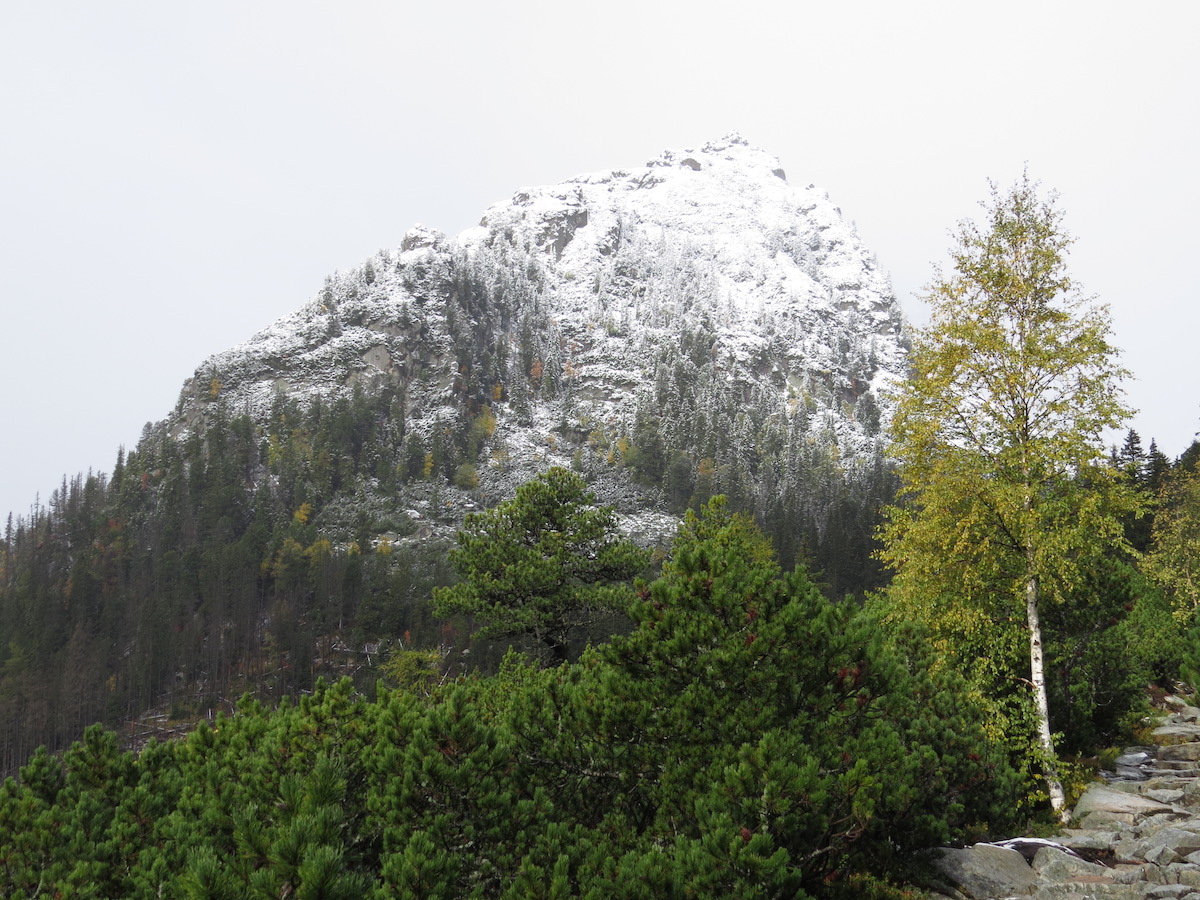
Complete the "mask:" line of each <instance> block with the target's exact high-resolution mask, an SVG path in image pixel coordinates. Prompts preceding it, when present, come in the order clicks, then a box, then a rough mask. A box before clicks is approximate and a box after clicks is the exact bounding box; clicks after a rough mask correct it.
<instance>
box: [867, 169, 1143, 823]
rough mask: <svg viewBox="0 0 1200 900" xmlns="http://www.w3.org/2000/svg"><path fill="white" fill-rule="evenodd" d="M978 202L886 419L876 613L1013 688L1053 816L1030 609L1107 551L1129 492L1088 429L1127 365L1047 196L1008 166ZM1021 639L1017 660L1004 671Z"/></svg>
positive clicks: (1058, 796) (1113, 421)
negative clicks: (881, 600) (975, 218)
mask: <svg viewBox="0 0 1200 900" xmlns="http://www.w3.org/2000/svg"><path fill="white" fill-rule="evenodd" d="M983 206H984V209H985V210H986V217H985V224H984V225H982V226H981V225H978V224H976V223H974V222H970V221H964V222H962V223H960V225H959V227H958V229H957V233H956V240H955V245H954V247H953V248H952V250H951V253H950V256H951V261H952V270H951V271H950V272H949V273H945V272H943V271H941V270H939V271H938V272H937V273H936V274H935V278H934V280H933V282H932V284H931V285H930V286H929V287H928V289H927V295H926V300H927V301H928V303H929V306H930V309H931V319H930V323H929V325H928V326H927V327H925V328H920V329H915V330H914V335H913V351H912V357H911V363H912V369H911V374H910V376H909V377H908V379H907V380H906V381H905V382H904V383H903V384H902V386H901V388H900V392H899V405H898V409H897V412H896V415H895V418H894V422H893V430H894V435H893V437H894V441H895V443H894V447H893V452H894V453H895V455H896V456H897V457H898V459H899V461H900V463H901V478H902V490H901V502H900V504H899V505H898V506H897V507H895V508H893V509H891V510H890V513H889V518H888V522H887V524H886V525H885V526H884V528H883V530H882V535H881V536H882V538H883V544H884V549H883V550H882V552H881V557H882V558H883V560H884V561H885V562H886V563H887V564H888V565H889V566H890V567H891V568H892V569H893V571H894V572H895V579H894V581H893V584H892V587H891V589H890V591H889V597H888V600H889V602H890V603H891V604H892V608H893V614H894V615H897V616H904V617H909V618H919V619H923V620H925V621H926V622H928V623H929V624H930V625H931V626H932V627H933V629H934V633H935V634H940V635H941V636H942V640H943V642H944V647H945V648H946V650H947V652H948V653H950V654H951V655H952V656H953V655H954V654H956V653H957V654H959V661H960V662H963V661H964V660H963V656H964V655H966V654H974V655H975V656H976V657H979V656H983V657H987V656H990V655H992V654H994V655H995V656H996V657H997V659H996V660H994V661H993V666H994V668H993V670H992V674H993V676H994V677H997V678H1001V679H1008V680H1009V681H1010V683H1012V682H1013V681H1014V680H1015V681H1019V682H1020V683H1021V684H1024V685H1025V687H1026V688H1027V689H1028V694H1029V695H1031V699H1032V705H1033V716H1032V718H1033V721H1034V722H1035V731H1036V738H1035V740H1036V746H1037V747H1038V748H1039V751H1040V756H1041V768H1042V773H1043V775H1044V777H1045V781H1046V788H1047V791H1048V794H1049V798H1050V802H1051V805H1052V806H1053V808H1054V809H1055V811H1056V812H1058V813H1059V814H1060V815H1061V814H1062V813H1063V810H1064V807H1065V799H1064V795H1063V789H1062V784H1061V780H1060V778H1059V775H1058V766H1057V762H1056V756H1055V751H1054V744H1053V739H1052V731H1051V722H1050V713H1049V707H1048V702H1047V693H1046V674H1045V667H1044V663H1043V658H1044V657H1043V643H1044V642H1043V634H1042V625H1041V610H1042V609H1043V608H1044V606H1045V605H1046V604H1052V603H1057V602H1063V601H1065V600H1066V598H1067V597H1068V596H1069V595H1070V594H1071V592H1072V591H1076V593H1078V591H1077V589H1078V587H1079V585H1080V584H1081V582H1082V579H1081V575H1082V574H1083V573H1084V572H1085V571H1086V567H1087V565H1088V560H1089V559H1092V560H1094V559H1095V558H1096V555H1097V554H1099V553H1103V552H1106V551H1108V550H1111V549H1113V548H1123V547H1124V546H1125V538H1124V534H1123V530H1122V527H1121V522H1120V518H1119V517H1120V516H1121V515H1122V514H1125V513H1127V512H1129V511H1130V510H1131V509H1133V508H1135V507H1136V504H1137V500H1136V498H1135V496H1134V495H1133V493H1132V492H1131V491H1130V490H1129V489H1128V487H1127V485H1126V484H1125V483H1124V481H1123V480H1122V478H1121V477H1120V475H1119V474H1118V473H1117V472H1116V471H1115V470H1114V469H1113V468H1112V467H1111V466H1109V465H1107V464H1106V459H1105V450H1104V443H1103V437H1104V434H1105V432H1106V431H1107V430H1109V429H1111V428H1114V427H1116V426H1118V425H1119V424H1120V423H1121V422H1122V421H1123V420H1124V419H1125V418H1126V417H1127V416H1128V415H1129V414H1130V410H1128V409H1127V408H1126V407H1125V405H1124V403H1123V402H1122V391H1121V389H1120V382H1121V380H1122V379H1123V378H1124V377H1125V376H1126V375H1127V372H1126V371H1125V370H1124V369H1123V368H1122V367H1121V366H1120V365H1119V364H1118V360H1117V357H1118V351H1117V349H1116V348H1115V347H1114V346H1113V345H1112V344H1111V343H1110V340H1109V336H1110V321H1109V314H1108V311H1107V308H1106V307H1104V306H1103V305H1099V304H1096V303H1095V302H1094V301H1093V300H1092V299H1091V298H1089V297H1086V296H1084V295H1083V294H1082V293H1081V292H1080V289H1079V287H1078V285H1077V284H1076V282H1075V280H1074V279H1073V278H1072V277H1071V276H1070V275H1069V274H1068V272H1067V266H1066V256H1067V252H1068V248H1069V247H1070V245H1071V243H1072V239H1071V237H1070V236H1069V235H1068V233H1067V232H1066V231H1065V230H1064V228H1063V224H1062V212H1061V211H1060V210H1059V209H1058V207H1057V205H1056V198H1055V196H1054V195H1053V194H1050V195H1049V197H1048V198H1047V199H1043V198H1041V197H1039V195H1038V185H1037V184H1036V182H1031V181H1030V179H1029V177H1028V175H1027V174H1026V175H1025V176H1024V177H1023V178H1022V179H1020V180H1019V181H1018V182H1017V183H1016V184H1015V185H1014V186H1013V187H1012V188H1011V189H1010V190H1009V191H1007V192H1001V191H1000V190H999V189H998V188H997V187H996V186H995V185H992V188H991V197H990V200H989V201H987V202H985V203H984V204H983ZM1021 631H1024V634H1023V635H1022V634H1021V633H1020V632H1021ZM1021 643H1026V647H1027V653H1028V669H1027V673H1022V672H1019V671H1004V670H1005V667H1006V664H1005V662H1004V659H1003V658H1004V655H1005V653H1006V651H1007V652H1010V653H1012V654H1013V655H1012V656H1010V657H1009V658H1010V659H1012V658H1015V657H1017V656H1019V655H1020V651H1019V650H1018V649H1016V648H1019V646H1020V644H1021ZM1026 674H1027V678H1026Z"/></svg>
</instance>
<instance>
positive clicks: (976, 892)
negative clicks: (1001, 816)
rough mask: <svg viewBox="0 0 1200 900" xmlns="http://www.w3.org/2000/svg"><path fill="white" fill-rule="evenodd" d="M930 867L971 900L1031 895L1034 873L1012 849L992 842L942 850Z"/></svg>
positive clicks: (1033, 889) (1036, 881)
mask: <svg viewBox="0 0 1200 900" xmlns="http://www.w3.org/2000/svg"><path fill="white" fill-rule="evenodd" d="M939 853H940V855H939V856H936V857H935V858H934V859H933V866H934V868H935V869H936V870H937V871H938V872H939V873H940V874H941V875H942V876H943V877H944V878H945V879H946V880H947V881H948V882H949V883H950V885H951V886H953V887H954V888H956V889H957V890H958V891H959V892H960V893H962V894H963V895H965V896H966V897H970V898H972V900H985V898H1001V897H1032V896H1033V894H1034V891H1035V890H1036V889H1037V884H1038V880H1037V876H1036V875H1035V874H1034V871H1033V869H1032V868H1030V866H1029V863H1027V862H1025V857H1023V856H1022V855H1021V854H1020V853H1018V852H1017V851H1016V850H1009V849H1007V848H1005V847H997V846H995V845H993V844H976V845H975V846H973V847H966V848H963V849H952V848H948V849H943V850H941V851H939Z"/></svg>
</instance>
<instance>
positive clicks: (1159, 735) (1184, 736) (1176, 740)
mask: <svg viewBox="0 0 1200 900" xmlns="http://www.w3.org/2000/svg"><path fill="white" fill-rule="evenodd" d="M1151 734H1152V735H1153V737H1154V740H1155V742H1156V743H1158V744H1160V745H1162V746H1163V747H1170V746H1173V745H1175V744H1186V743H1189V742H1190V741H1196V740H1200V730H1198V729H1197V728H1196V726H1195V725H1160V726H1159V727H1158V728H1155V729H1154V731H1153V732H1151Z"/></svg>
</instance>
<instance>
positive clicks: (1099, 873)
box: [1033, 847, 1113, 884]
mask: <svg viewBox="0 0 1200 900" xmlns="http://www.w3.org/2000/svg"><path fill="white" fill-rule="evenodd" d="M1033 870H1034V871H1035V872H1036V873H1037V874H1038V877H1039V878H1040V879H1041V880H1042V881H1049V882H1055V883H1063V882H1068V881H1076V880H1078V879H1080V878H1081V877H1090V878H1094V879H1100V880H1098V881H1094V882H1092V883H1095V884H1105V883H1110V882H1112V880H1113V879H1112V873H1111V871H1110V870H1109V869H1108V868H1106V867H1105V866H1101V865H1098V864H1096V863H1091V862H1087V861H1086V860H1083V859H1080V858H1079V857H1078V856H1074V855H1072V854H1070V853H1064V852H1063V851H1062V850H1059V849H1057V848H1055V847H1042V848H1041V849H1040V850H1038V852H1037V855H1036V856H1035V857H1034V858H1033Z"/></svg>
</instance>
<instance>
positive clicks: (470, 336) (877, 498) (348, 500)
mask: <svg viewBox="0 0 1200 900" xmlns="http://www.w3.org/2000/svg"><path fill="white" fill-rule="evenodd" d="M904 365H905V339H904V325H903V318H902V316H901V313H900V310H899V308H898V306H897V304H896V302H895V300H894V298H893V296H892V294H891V291H890V288H889V286H888V281H887V278H886V276H885V275H884V274H883V273H882V271H881V270H880V269H879V267H878V265H877V264H876V262H875V261H874V258H873V257H872V255H871V254H870V252H869V251H868V250H867V249H866V248H865V247H864V246H863V245H862V243H861V241H859V239H858V238H857V237H856V235H855V233H854V229H853V227H852V226H851V225H849V224H847V223H846V222H845V221H844V220H843V218H842V215H841V213H840V211H839V210H838V209H837V208H836V207H835V206H834V205H833V203H832V202H831V201H830V200H829V199H828V198H827V197H826V196H825V195H824V194H823V193H822V192H821V191H819V190H818V189H816V188H814V187H811V186H810V187H807V188H804V189H797V188H795V187H793V186H792V185H790V184H789V183H788V182H787V181H786V180H785V177H784V173H783V171H782V170H781V169H780V167H779V163H778V161H776V160H775V159H774V158H773V157H771V156H769V155H768V154H767V153H765V152H764V151H762V150H759V149H756V148H754V147H752V146H750V145H749V144H748V143H746V142H745V141H744V140H743V139H741V138H739V137H737V136H731V137H728V138H726V139H723V140H721V141H717V142H714V143H710V144H707V145H705V146H704V147H701V148H699V149H696V150H691V151H686V152H667V153H664V154H662V155H661V156H660V157H658V158H657V159H655V160H652V161H651V162H650V163H648V164H647V165H646V166H643V167H639V168H634V169H624V170H615V171H611V172H603V173H597V174H592V175H584V176H580V177H577V178H574V179H571V180H569V181H567V182H564V183H562V184H559V185H554V186H549V187H539V188H528V189H525V190H522V191H519V192H517V193H516V194H515V195H514V196H513V198H512V199H511V200H510V201H507V202H503V203H499V204H496V205H494V206H492V207H491V208H490V209H488V210H487V212H486V213H485V214H484V216H483V218H482V220H481V223H480V225H479V226H477V227H475V228H472V229H469V230H468V231H466V232H464V233H463V234H461V235H459V236H458V237H456V238H451V237H447V236H445V235H442V234H439V233H437V232H433V231H431V230H428V229H424V228H421V227H417V228H414V229H412V230H410V231H409V232H408V234H407V235H406V236H405V238H404V240H403V242H402V244H401V246H400V247H399V248H396V249H395V250H390V251H381V252H379V253H377V254H376V255H374V256H372V257H370V258H369V259H368V260H367V261H366V262H364V264H363V265H362V266H361V267H359V268H357V269H355V270H353V271H350V272H344V273H337V274H335V275H333V276H331V277H330V278H329V279H328V280H327V282H326V284H325V285H324V286H323V287H322V288H321V289H320V290H319V291H318V293H317V295H316V297H315V298H314V299H313V300H312V301H310V302H309V303H307V304H306V305H304V306H303V307H301V308H300V309H298V310H297V311H296V312H295V313H293V314H291V315H290V316H286V317H284V318H283V319H281V320H280V321H279V322H277V323H275V324H274V325H273V326H271V327H270V328H268V329H266V330H265V331H263V332H261V333H259V334H257V335H255V336H253V337H252V338H250V339H249V340H248V341H246V342H245V343H243V344H241V345H239V346H237V347H234V348H232V349H230V350H227V351H225V352H222V353H218V354H216V355H214V356H213V357H211V358H209V359H208V360H206V361H205V362H204V363H202V364H201V365H200V366H199V367H198V368H197V370H196V374H195V376H194V377H193V378H191V379H190V380H189V381H188V382H187V383H186V384H185V385H184V387H183V390H182V392H181V395H180V399H179V402H178V404H177V406H176V408H175V409H174V410H173V411H172V412H171V413H170V414H169V415H168V416H167V417H166V418H165V419H164V420H163V421H161V422H160V423H159V424H157V425H155V426H152V427H150V428H148V430H147V431H146V432H145V434H144V435H143V438H142V440H141V441H140V442H139V444H138V446H137V447H136V448H135V449H133V450H131V451H129V452H128V453H125V452H124V451H122V452H121V454H119V456H118V459H117V462H116V465H115V466H114V468H113V471H112V473H111V476H103V475H91V476H89V477H87V478H83V477H79V478H76V479H72V480H70V481H68V480H66V479H64V482H63V485H62V487H61V488H60V490H59V491H57V492H55V494H54V496H53V497H52V498H51V501H50V503H49V504H48V506H47V507H46V508H45V509H39V510H36V511H35V513H34V514H33V515H32V516H31V517H30V518H28V519H22V520H18V521H16V522H13V523H12V524H11V525H10V527H9V529H8V530H7V531H6V534H5V535H4V543H3V550H4V555H3V561H4V566H3V572H2V574H3V579H2V582H0V584H2V587H0V620H2V621H4V622H6V623H8V625H7V628H6V634H5V640H4V641H3V642H2V646H0V673H2V674H0V730H2V731H3V732H4V738H3V740H4V746H3V760H0V762H2V763H3V765H2V766H0V768H3V769H4V770H5V771H9V770H11V769H12V767H13V766H14V765H15V764H17V763H18V762H20V761H21V760H22V759H24V758H25V756H26V755H27V754H28V753H29V751H31V750H32V749H33V747H34V746H36V745H37V744H39V743H48V744H50V745H51V746H52V747H57V746H63V745H65V743H66V742H68V741H69V740H71V739H72V738H74V737H76V736H77V735H78V734H79V733H80V731H81V730H82V728H83V727H84V726H85V725H86V724H88V723H89V722H91V721H94V720H101V721H105V722H108V723H112V724H115V723H118V722H122V721H131V720H135V719H138V718H139V717H143V716H144V714H146V713H147V712H148V711H149V712H150V713H151V714H152V715H153V716H154V718H152V719H150V720H148V721H150V722H152V723H161V722H167V723H169V722H170V721H171V720H172V719H173V718H181V719H183V720H187V719H189V718H191V717H194V716H196V715H203V714H205V713H206V712H207V711H209V710H212V709H214V708H222V707H225V708H227V707H228V705H229V704H230V703H231V702H232V700H233V699H234V698H236V697H237V696H239V695H240V694H241V693H243V692H245V691H247V690H249V691H252V692H254V693H257V694H258V695H260V696H262V697H264V698H266V699H272V698H277V697H279V696H281V695H283V694H286V693H295V692H297V691H303V690H307V689H308V688H309V687H310V686H311V684H312V683H313V681H314V679H315V678H317V677H318V676H320V675H322V674H325V675H331V676H333V675H340V674H351V675H354V676H355V677H356V678H358V679H359V681H360V685H361V686H364V687H365V686H368V685H369V684H370V683H371V681H372V680H373V677H374V676H373V674H372V673H373V671H374V669H373V667H374V665H375V664H376V663H377V662H378V654H379V652H380V648H381V647H384V648H386V647H387V646H388V645H389V642H392V641H396V640H399V639H404V640H406V641H408V642H409V643H410V644H420V645H427V646H428V645H439V644H440V645H443V646H445V647H447V648H449V649H450V650H451V651H452V658H454V659H456V660H459V663H460V665H465V664H467V663H468V660H469V661H470V664H474V663H475V662H477V661H480V660H482V662H483V663H484V664H488V660H489V659H493V657H492V656H490V655H489V654H490V652H491V651H489V650H488V649H487V648H474V649H475V651H476V653H475V655H474V656H470V657H467V656H464V655H462V654H461V652H460V651H464V650H471V649H472V648H471V646H470V642H469V636H470V630H471V623H469V622H439V621H436V620H434V619H433V617H432V616H431V614H430V612H429V608H428V597H429V592H430V589H431V588H432V587H433V586H434V585H436V584H441V583H445V582H446V581H447V580H448V579H449V578H450V573H449V571H448V568H447V565H446V559H445V551H446V549H447V547H448V546H449V544H450V542H451V541H452V539H453V535H454V533H455V531H456V529H457V527H458V525H459V524H460V523H461V521H462V517H463V515H465V514H466V513H467V512H469V511H471V510H472V509H479V508H481V507H486V506H490V505H492V504H494V503H496V502H498V501H499V500H501V499H504V498H506V497H509V496H511V495H512V493H513V492H514V490H515V488H516V486H517V485H518V484H520V483H522V482H524V481H525V480H527V479H528V478H529V477H530V476H532V475H533V474H535V473H536V472H538V471H542V470H544V469H546V468H548V467H549V466H551V465H563V466H569V467H571V468H573V469H574V470H575V471H577V472H580V473H581V474H583V475H584V476H585V478H586V479H587V481H588V483H589V485H590V487H591V488H592V489H593V490H594V491H595V492H596V494H597V495H598V497H599V498H600V500H601V501H602V502H604V503H608V504H612V505H614V506H615V507H616V508H617V511H618V512H619V514H620V516H621V522H622V526H623V527H624V528H625V530H626V531H628V532H629V533H630V534H632V535H633V536H634V537H635V538H636V539H638V540H639V541H640V542H641V543H643V544H647V545H656V546H661V545H663V544H664V543H665V542H666V541H667V540H669V537H670V535H671V534H672V533H673V530H674V523H675V522H676V520H677V517H678V516H679V515H680V514H681V513H682V512H683V511H684V510H685V509H687V508H689V507H691V508H696V507H698V506H699V505H700V504H701V503H703V502H704V501H706V500H707V499H708V498H709V497H711V496H714V495H716V494H725V495H727V496H728V497H729V498H730V502H731V505H732V506H733V508H735V509H739V510H743V511H747V512H750V513H752V514H753V515H754V516H755V518H756V519H757V520H758V522H759V523H760V524H761V525H762V526H763V527H764V529H765V530H766V531H767V533H768V534H770V535H771V536H772V539H773V540H774V542H775V544H776V549H777V551H778V553H779V555H780V559H781V561H782V562H783V563H784V565H786V566H790V565H791V564H792V563H793V562H795V561H797V560H807V561H809V562H810V563H812V565H813V567H814V573H815V575H816V577H817V578H818V579H819V580H820V581H821V582H822V583H823V585H824V587H825V589H826V591H827V592H828V593H829V594H830V595H832V596H835V597H840V596H842V595H844V594H845V593H847V592H858V591H861V590H863V589H864V588H868V587H871V586H873V585H876V584H878V581H879V570H878V567H877V564H876V563H874V561H872V560H871V558H870V551H871V549H872V547H873V532H874V528H875V524H876V511H877V510H878V508H879V506H880V504H881V502H883V501H886V500H887V499H888V498H890V496H891V495H892V492H893V490H894V480H893V475H892V472H891V469H890V466H889V465H888V463H887V461H886V457H885V449H886V448H885V444H884V438H883V436H882V435H883V430H884V428H885V427H886V424H887V421H888V419H889V417H890V414H891V413H890V409H891V407H890V405H889V401H888V400H887V398H886V395H885V393H884V391H885V389H886V387H887V386H888V385H889V384H890V383H892V382H893V381H894V380H896V379H897V378H898V377H900V375H901V373H902V371H903V368H904ZM481 653H482V655H481ZM146 727H147V728H149V727H150V726H146ZM154 727H158V726H157V725H155V726H154ZM164 727H166V726H164Z"/></svg>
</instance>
